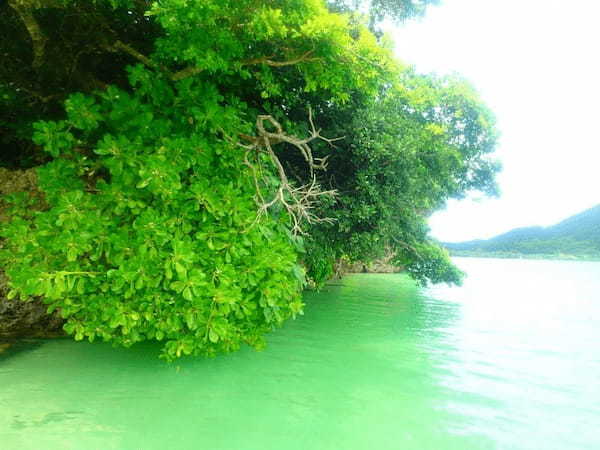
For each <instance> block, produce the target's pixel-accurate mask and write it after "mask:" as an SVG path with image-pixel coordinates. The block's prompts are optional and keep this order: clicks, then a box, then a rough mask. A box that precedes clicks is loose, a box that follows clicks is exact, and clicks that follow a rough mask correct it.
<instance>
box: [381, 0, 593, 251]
mask: <svg viewBox="0 0 600 450" xmlns="http://www.w3.org/2000/svg"><path fill="white" fill-rule="evenodd" d="M391 34H392V36H393V38H394V40H395V42H396V54H397V56H398V57H399V58H400V59H401V60H403V61H405V62H407V63H410V64H414V65H415V67H416V68H417V70H418V71H419V72H437V73H451V72H458V73H460V74H462V75H463V76H464V77H466V78H467V79H468V80H469V81H471V83H473V84H474V86H475V87H476V89H477V90H478V91H479V93H480V95H481V97H482V99H483V100H484V101H485V102H486V104H487V105H488V106H489V107H490V108H491V109H492V110H493V111H494V113H495V115H496V117H497V120H498V128H499V130H500V133H501V140H500V145H499V147H498V151H497V152H496V155H497V157H498V158H499V159H500V160H501V161H502V163H503V166H504V169H503V171H502V173H501V174H500V175H499V177H498V181H499V184H500V189H501V191H502V194H501V197H500V198H499V199H481V200H464V201H460V202H456V201H451V202H450V203H449V205H448V208H447V209H446V210H444V211H441V212H438V213H436V214H434V216H433V217H432V218H431V219H430V226H431V229H432V235H433V236H434V237H436V238H438V239H441V240H444V241H451V242H452V241H463V240H470V239H476V238H488V237H491V236H494V235H496V234H500V233H502V232H505V231H508V230H510V229H512V228H515V227H521V226H530V225H542V226H546V225H551V224H553V223H556V222H558V221H560V220H562V219H563V218H566V217H568V216H570V215H572V214H575V213H578V212H580V211H582V210H584V209H587V208H590V207H592V206H594V205H597V204H598V203H600V113H599V112H600V0H442V5H441V6H439V7H434V8H430V9H429V11H428V14H427V15H426V17H425V18H423V19H421V20H418V21H413V22H410V23H408V24H406V25H404V26H402V27H401V28H398V29H394V31H392V32H391Z"/></svg>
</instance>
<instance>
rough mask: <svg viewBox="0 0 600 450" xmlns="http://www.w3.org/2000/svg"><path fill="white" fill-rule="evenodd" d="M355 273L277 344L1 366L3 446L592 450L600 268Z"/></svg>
mask: <svg viewBox="0 0 600 450" xmlns="http://www.w3.org/2000/svg"><path fill="white" fill-rule="evenodd" d="M458 263H459V264H460V265H461V266H462V267H463V269H464V270H466V271H467V272H468V273H469V275H470V276H469V278H468V280H467V282H466V284H465V286H463V287H461V288H448V287H436V288H432V289H428V290H423V289H419V288H417V287H416V286H415V285H414V284H413V283H412V282H411V281H410V280H408V279H407V278H406V277H405V276H403V275H370V274H361V275H353V276H350V277H347V278H346V279H344V280H343V281H342V282H338V283H336V284H337V285H335V286H328V287H327V288H325V289H324V290H323V291H322V292H320V293H310V294H307V296H306V302H307V308H306V315H305V316H304V317H301V318H299V319H298V320H296V321H293V322H290V323H288V324H286V326H285V327H284V328H283V329H281V330H278V331H277V332H275V333H273V334H272V335H271V336H270V339H269V346H268V348H267V349H266V350H265V351H263V352H261V353H256V352H254V351H252V350H243V351H241V352H239V353H236V354H233V355H229V356H225V357H220V358H216V359H212V360H202V359H188V360H185V361H180V362H178V363H175V364H173V365H167V364H165V363H163V362H161V361H159V360H157V359H156V355H157V353H158V348H159V346H156V345H154V344H144V345H140V346H138V347H134V348H133V349H113V348H111V347H110V346H109V345H104V344H93V345H92V344H86V343H75V342H71V341H65V340H59V341H51V342H48V343H46V344H44V345H43V346H41V347H38V348H34V349H32V350H31V351H28V352H19V353H16V354H14V355H12V357H10V358H5V359H4V360H2V361H0V442H1V443H2V444H1V445H0V447H1V448H3V449H4V448H6V449H39V448H45V449H63V448H73V449H83V448H85V449H87V448H90V449H95V448H102V449H113V448H114V449H140V448H143V449H165V448H169V449H171V448H173V449H187V448H212V449H261V450H262V449H366V448H369V449H371V448H375V449H409V450H410V449H419V450H421V449H434V450H438V449H439V450H445V449H461V450H462V449H465V450H468V449H509V448H510V449H513V448H514V449H532V450H533V449H535V450H538V449H597V448H600V432H599V431H598V430H597V426H596V424H597V423H600V409H599V400H600V391H599V388H598V380H599V379H600V352H599V350H600V348H599V342H600V340H599V338H600V264H597V263H575V262H548V261H507V260H476V259H461V260H458Z"/></svg>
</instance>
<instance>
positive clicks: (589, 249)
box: [442, 205, 600, 259]
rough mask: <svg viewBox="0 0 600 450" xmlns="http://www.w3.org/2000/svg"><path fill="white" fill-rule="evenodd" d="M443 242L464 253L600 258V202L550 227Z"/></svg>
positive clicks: (450, 248)
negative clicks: (463, 240)
mask: <svg viewBox="0 0 600 450" xmlns="http://www.w3.org/2000/svg"><path fill="white" fill-rule="evenodd" d="M442 245H444V246H445V247H446V248H447V249H448V250H450V252H451V253H452V254H454V255H464V256H506V257H513V256H516V257H519V256H522V257H549V258H553V257H561V258H580V259H600V205H597V206H595V207H593V208H591V209H588V210H587V211H583V212H582V213H579V214H576V215H574V216H572V217H569V218H568V219H565V220H563V221H562V222H560V223H557V224H556V225H553V226H550V227H526V228H516V229H514V230H511V231H509V232H507V233H504V234H501V235H499V236H496V237H493V238H491V239H488V240H475V241H468V242H460V243H449V242H446V243H443V244H442Z"/></svg>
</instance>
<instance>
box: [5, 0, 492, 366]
mask: <svg viewBox="0 0 600 450" xmlns="http://www.w3.org/2000/svg"><path fill="white" fill-rule="evenodd" d="M407 4H408V3H407ZM411 4H412V3H411ZM48 5H49V4H47V3H45V4H41V3H37V2H36V1H34V0H29V1H28V0H14V1H12V2H11V3H10V6H11V7H12V15H11V16H10V17H9V18H8V19H7V20H8V24H9V26H11V27H14V29H19V32H20V33H21V37H22V38H23V40H22V41H21V42H20V43H19V45H16V46H15V49H14V51H16V52H17V53H18V52H21V53H20V54H21V55H22V59H21V61H24V60H25V59H27V56H28V57H30V60H31V61H32V63H31V65H30V66H28V67H21V66H20V65H18V64H17V65H14V66H10V67H9V68H7V69H6V70H5V72H4V75H3V80H4V81H3V86H4V89H5V92H8V94H6V95H7V96H8V97H6V96H5V99H8V100H7V103H6V104H5V106H6V105H8V107H5V108H4V110H3V113H2V114H3V115H2V117H4V118H6V117H8V118H10V117H13V116H14V115H15V114H18V116H19V117H20V118H21V119H22V120H20V121H19V123H17V125H16V126H15V127H14V129H13V131H15V132H14V133H12V138H11V142H10V143H8V144H9V145H17V146H18V148H19V149H23V148H43V149H44V151H45V153H46V155H47V156H45V157H43V158H39V157H34V158H33V159H34V160H37V161H38V162H39V161H41V162H43V164H42V166H41V167H40V168H39V169H38V178H39V186H40V189H41V191H42V192H43V193H44V196H43V198H39V197H36V196H31V195H28V194H27V193H24V194H21V195H15V196H12V197H11V198H10V199H9V200H10V201H11V203H12V205H13V208H12V211H11V216H12V220H11V221H10V223H9V224H8V225H7V226H6V227H4V229H3V230H2V237H4V238H5V239H6V245H5V248H4V249H3V250H2V251H1V252H0V255H1V256H0V258H1V259H2V261H3V263H4V265H5V267H6V272H7V274H8V276H9V278H10V283H11V286H12V291H11V293H10V296H11V297H14V296H20V297H23V298H27V297H30V296H42V297H43V298H44V301H45V302H46V303H48V305H49V309H50V310H52V309H55V308H59V309H60V310H61V312H62V314H63V316H64V317H65V318H66V319H67V323H66V325H65V329H66V330H67V331H68V332H69V333H71V334H74V335H75V337H76V339H83V338H88V339H89V340H94V339H95V338H98V337H100V338H103V339H105V340H108V341H112V342H114V343H116V344H121V345H131V344H133V343H135V342H139V341H142V340H145V339H158V340H162V341H165V346H164V352H163V356H164V357H166V358H167V359H173V358H176V357H179V356H181V355H182V354H209V355H211V354H216V353H218V352H223V351H231V350H235V349H237V348H238V347H239V346H240V345H241V344H242V343H247V344H250V345H253V346H255V347H260V346H262V345H263V335H264V334H265V333H266V332H268V331H269V330H271V329H272V328H273V327H275V326H278V325H280V324H281V323H283V322H284V321H285V320H286V319H288V318H290V317H293V316H295V315H296V314H299V313H301V312H302V302H301V300H300V292H301V290H302V288H303V286H304V285H305V282H306V280H305V269H306V270H308V271H309V277H310V278H312V279H313V280H315V281H316V282H317V283H319V282H322V281H323V280H324V279H326V278H327V277H328V276H330V275H331V266H332V262H333V260H334V259H336V258H349V259H362V260H369V259H372V258H375V257H377V256H380V255H381V254H382V253H383V252H386V251H391V252H393V253H394V255H395V257H396V260H397V262H398V263H401V264H402V265H404V266H405V267H406V269H407V271H408V272H409V273H410V274H411V275H412V276H413V277H415V278H416V279H419V280H421V281H423V282H425V281H432V282H440V281H447V282H458V281H459V278H460V274H459V272H458V271H457V270H456V269H455V268H454V267H453V266H452V265H451V264H450V263H449V260H448V258H447V254H446V253H445V252H444V251H443V250H441V249H440V248H439V247H438V246H436V245H435V244H433V243H432V242H431V241H429V239H428V238H427V227H426V222H425V218H426V216H427V215H428V214H429V213H431V212H432V211H433V210H435V209H436V208H439V207H440V206H441V205H443V203H444V201H445V200H446V199H447V198H448V197H452V196H460V195H463V194H464V193H465V192H466V191H468V190H472V189H479V190H484V191H493V189H494V184H493V176H494V172H495V170H496V167H495V165H494V163H493V162H491V161H489V160H488V159H486V158H487V154H488V153H489V152H490V151H491V150H492V149H493V146H494V133H493V120H492V118H491V116H490V114H489V112H487V110H486V109H485V107H484V106H482V105H481V103H480V102H479V100H478V99H477V98H476V96H475V95H474V93H473V92H472V90H470V88H468V87H467V86H466V85H465V84H464V83H462V82H457V81H454V80H446V79H441V80H438V79H435V78H431V77H423V76H419V75H417V74H415V73H413V72H412V71H411V70H410V69H408V68H406V67H404V66H403V65H402V64H400V63H398V62H397V61H395V60H394V58H393V57H392V55H391V52H390V50H389V49H388V48H387V47H386V46H385V45H384V44H382V43H381V42H380V41H379V40H378V39H377V38H376V36H375V35H373V34H372V33H371V32H370V31H369V29H368V22H367V21H366V20H362V19H360V18H359V17H358V16H356V15H348V14H338V13H333V12H330V11H329V10H328V9H327V7H326V5H325V3H324V2H322V1H320V0H281V1H279V2H278V3H277V5H276V7H274V6H273V3H272V2H270V1H266V0H203V1H194V2H181V1H178V0H163V1H161V2H158V3H153V4H150V3H149V2H146V1H127V0H113V1H111V2H104V1H97V2H92V3H89V2H78V1H75V0H61V1H58V0H57V1H56V2H55V3H52V6H51V7H48ZM374 5H375V4H374ZM414 5H415V7H416V6H417V3H414ZM42 6H43V7H42ZM415 11H416V10H415ZM50 18H51V19H52V21H53V22H52V23H57V21H58V23H62V24H63V25H64V27H63V28H62V29H65V30H67V32H66V33H65V34H64V35H63V34H60V33H61V32H62V31H56V32H54V31H51V30H50V28H51V27H48V25H47V24H48V23H49V22H45V21H46V20H47V21H50ZM19 21H20V22H19ZM61 21H62V22H61ZM17 23H21V26H20V28H19V26H18V25H17ZM23 27H24V28H23ZM89 27H94V29H93V32H91V33H90V34H89V36H88V35H86V37H85V40H84V41H81V42H80V41H78V38H79V37H81V36H82V35H84V34H85V32H84V31H85V30H86V29H88V28H89ZM62 29H61V30H62ZM69 30H70V31H69ZM69 32H70V33H71V34H69ZM52 33H58V35H60V38H59V36H58V35H57V34H52ZM24 36H28V38H29V39H30V44H29V45H30V48H29V50H28V52H26V51H24V50H23V41H25V40H26V39H27V38H25V37H24ZM40 36H44V37H42V38H40ZM49 36H50V37H49ZM55 41H56V42H55ZM50 52H65V53H69V54H68V55H66V56H63V57H64V58H65V61H66V62H67V63H68V64H61V65H59V67H54V66H53V65H52V64H50V61H49V59H47V56H48V55H49V54H50ZM78 52H79V53H80V54H79V56H76V55H77V54H78ZM25 55H27V56H25ZM111 55H112V56H113V58H114V56H117V58H114V59H109V58H108V57H109V56H111ZM103 58H107V59H106V61H107V63H106V66H102V64H101V62H102V61H103V60H104V59H103ZM127 64H129V65H128V66H127V68H124V66H126V65H127ZM65 67H67V69H65ZM70 73H71V74H75V73H76V74H77V76H70V75H69V74H70ZM45 77H47V78H48V79H50V80H52V82H53V83H55V85H54V87H49V88H47V87H46V85H45V84H44V83H42V82H41V80H44V79H46V78H45ZM72 79H75V80H76V81H71V80H72ZM6 80H8V81H6ZM65 80H69V82H70V83H71V84H66V85H65V88H64V90H61V89H58V88H57V87H56V86H58V85H59V84H60V83H63V82H64V81H65ZM46 89H48V90H46ZM75 89H82V90H84V91H85V92H86V93H85V94H84V93H71V90H75ZM53 92H54V93H53ZM53 95H56V98H55V97H51V98H50V99H49V98H48V96H53ZM24 98H28V99H29V100H30V102H31V103H30V104H28V105H26V106H25V107H24V108H23V109H22V110H18V109H16V110H12V109H11V108H10V105H19V104H21V102H22V101H23V99H24ZM62 98H66V100H65V101H64V112H62V111H61V108H60V107H59V106H60V101H59V99H62ZM41 104H44V105H46V104H47V108H42V109H41V110H40V111H39V112H37V113H36V112H35V111H34V109H33V105H41ZM34 118H37V119H45V120H38V121H37V122H34V123H33V125H29V122H30V121H32V120H33V119H34ZM9 122H10V120H4V122H3V123H4V125H2V123H0V126H4V127H12V126H13V125H10V124H9ZM30 126H31V127H32V131H33V144H31V145H30V144H26V145H18V143H20V142H26V137H27V135H28V131H27V129H28V127H30ZM17 131H18V132H17ZM31 154H35V152H31Z"/></svg>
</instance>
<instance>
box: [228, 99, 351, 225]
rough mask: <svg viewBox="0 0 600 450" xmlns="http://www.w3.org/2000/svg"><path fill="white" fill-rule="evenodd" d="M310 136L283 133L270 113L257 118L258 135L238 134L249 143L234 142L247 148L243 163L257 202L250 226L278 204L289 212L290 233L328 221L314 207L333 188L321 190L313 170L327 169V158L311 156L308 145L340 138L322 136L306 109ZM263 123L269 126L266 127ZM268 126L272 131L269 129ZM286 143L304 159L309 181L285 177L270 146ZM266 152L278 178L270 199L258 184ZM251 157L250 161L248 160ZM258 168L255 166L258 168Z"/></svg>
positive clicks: (333, 193) (261, 181)
mask: <svg viewBox="0 0 600 450" xmlns="http://www.w3.org/2000/svg"><path fill="white" fill-rule="evenodd" d="M309 123H310V127H311V130H310V136H309V137H307V138H304V139H300V138H298V137H296V136H292V135H288V134H286V133H285V132H284V130H283V127H282V126H281V124H280V123H279V122H278V121H277V120H275V118H273V116H269V115H260V116H258V117H257V119H256V128H257V131H258V136H248V135H240V137H241V138H242V139H243V140H244V141H245V142H248V144H242V143H240V142H238V143H237V145H238V146H239V147H242V148H244V149H245V150H246V153H245V156H244V162H245V164H246V165H247V166H248V167H249V168H250V170H251V171H252V175H253V178H254V185H255V188H256V199H257V204H258V213H257V216H256V219H255V221H254V223H253V224H252V225H254V224H255V223H257V222H258V221H259V220H260V218H261V217H262V216H263V215H265V214H266V213H267V211H268V210H269V208H271V207H273V206H275V205H276V204H279V205H281V206H283V208H284V209H285V210H286V212H287V213H288V215H289V217H290V220H291V221H292V232H293V233H294V234H304V230H303V226H304V224H305V223H308V224H314V223H331V222H333V219H331V218H323V217H319V216H318V215H317V214H316V213H315V208H316V206H317V205H318V203H319V201H320V199H321V198H322V197H324V196H325V197H334V196H335V195H336V191H335V190H322V189H321V186H320V185H319V184H318V182H317V177H316V174H315V171H317V170H326V169H327V158H328V157H324V158H316V157H314V156H313V153H312V149H311V148H310V146H309V144H310V143H311V142H312V141H315V140H323V141H325V142H327V143H328V144H329V145H333V142H334V141H336V140H338V139H341V138H337V139H329V138H325V137H323V136H321V134H320V130H317V129H316V127H315V124H314V121H313V116H312V110H311V109H309ZM266 124H269V125H270V127H269V128H270V129H269V130H268V129H267V127H266ZM271 128H272V129H273V130H271ZM282 142H285V143H287V144H289V145H291V146H293V147H295V148H296V149H297V150H298V151H299V152H300V154H301V155H302V156H303V158H304V160H305V161H306V163H307V165H308V168H309V173H310V179H311V182H310V183H308V184H305V185H302V186H298V187H296V186H294V185H293V184H292V183H291V182H290V181H289V179H288V176H287V174H286V172H285V169H284V167H283V165H282V164H281V161H280V160H279V158H278V157H277V154H276V153H275V151H274V150H273V146H274V145H276V144H279V143H282ZM264 154H266V155H267V156H268V159H269V161H270V162H271V163H272V164H273V167H274V168H275V170H276V172H277V176H278V178H279V186H278V188H277V190H276V192H275V194H274V195H273V196H272V198H270V199H269V200H266V199H265V196H264V195H263V192H262V191H263V188H262V187H261V184H265V183H264V178H263V176H262V174H259V172H258V168H260V161H261V155H264ZM251 158H254V160H253V161H251V160H250V159H251ZM257 167H258V168H257Z"/></svg>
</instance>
